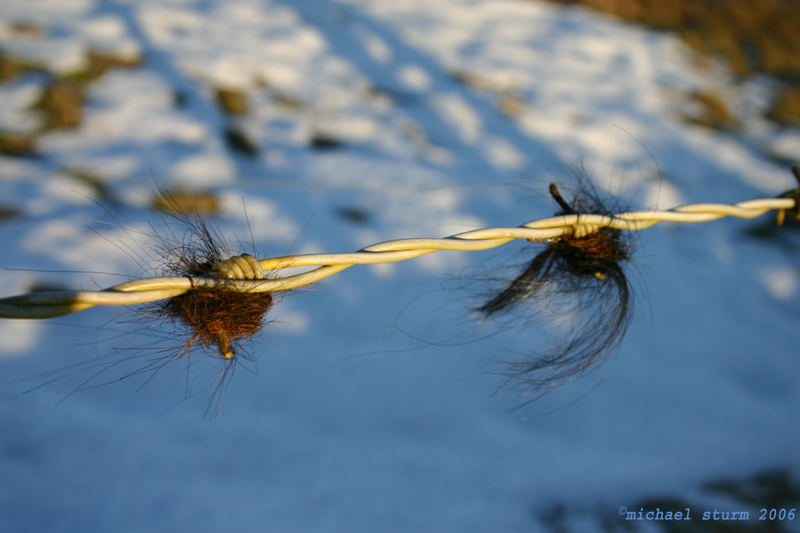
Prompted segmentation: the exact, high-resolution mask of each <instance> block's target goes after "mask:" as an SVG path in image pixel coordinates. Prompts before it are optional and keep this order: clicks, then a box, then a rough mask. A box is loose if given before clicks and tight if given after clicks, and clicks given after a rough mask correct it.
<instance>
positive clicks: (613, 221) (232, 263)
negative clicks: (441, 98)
mask: <svg viewBox="0 0 800 533" xmlns="http://www.w3.org/2000/svg"><path fill="white" fill-rule="evenodd" d="M799 206H800V201H798V200H796V199H795V198H794V197H786V198H762V199H756V200H748V201H744V202H739V203H736V204H732V205H729V204H716V203H703V204H691V205H684V206H680V207H675V208H673V209H669V210H666V211H634V212H628V213H620V214H617V215H614V216H604V215H595V214H578V215H574V214H573V215H562V216H555V217H549V218H543V219H538V220H531V221H529V222H526V223H524V224H522V225H520V226H517V227H496V228H483V229H478V230H473V231H467V232H464V233H457V234H455V235H451V236H449V237H443V238H417V239H398V240H392V241H385V242H381V243H377V244H373V245H371V246H367V247H365V248H362V249H361V250H359V251H357V252H351V253H341V254H303V255H289V256H282V257H271V258H266V259H261V260H257V259H255V258H253V257H252V256H247V254H244V255H242V256H236V257H233V258H231V259H229V260H228V261H226V262H224V264H222V265H220V267H219V268H217V274H218V275H217V276H201V277H192V278H189V277H156V278H143V279H137V280H133V281H129V282H126V283H122V284H119V285H114V286H113V287H108V288H106V289H103V290H100V291H93V292H92V291H50V292H37V293H30V294H23V295H19V296H12V297H9V298H2V299H0V317H2V318H50V317H56V316H61V315H66V314H69V313H74V312H77V311H82V310H84V309H88V308H90V307H94V306H96V305H137V304H143V303H149V302H155V301H157V300H163V299H166V298H172V297H175V296H179V295H181V294H184V293H186V292H188V291H190V290H193V289H217V290H219V289H225V290H232V291H240V292H277V291H285V290H289V289H295V288H298V287H303V286H305V285H310V284H312V283H315V282H317V281H320V280H322V279H324V278H327V277H329V276H332V275H334V274H336V273H338V272H341V271H342V270H344V269H346V268H349V267H351V266H354V265H370V264H377V263H392V262H396V261H406V260H408V259H413V258H416V257H421V256H423V255H427V254H430V253H433V252H437V251H440V250H460V251H477V250H488V249H491V248H496V247H498V246H501V245H503V244H506V243H508V242H510V241H512V240H515V239H527V240H529V241H547V240H550V239H554V238H556V237H560V236H561V235H565V234H570V235H575V236H576V237H581V236H584V235H588V234H591V233H593V232H595V231H598V230H599V229H601V228H614V229H620V230H629V231H637V230H643V229H646V228H649V227H651V226H653V225H655V224H658V223H659V222H682V223H684V222H685V223H693V222H708V221H711V220H716V219H719V218H722V217H728V216H731V217H738V218H756V217H759V216H761V215H763V214H765V213H766V212H768V211H772V210H777V211H778V212H779V217H781V218H779V219H782V214H784V213H785V212H786V211H791V212H793V213H794V212H795V211H797V210H798V207H799ZM259 267H260V269H261V271H260V272H259ZM296 267H316V268H314V269H312V270H309V271H307V272H303V273H300V274H290V275H285V276H279V275H275V274H276V273H277V272H278V271H281V270H284V269H288V268H296ZM263 271H269V272H270V277H267V278H264V276H263ZM242 274H244V275H242ZM241 278H247V279H241ZM220 280H224V283H221V281H220Z"/></svg>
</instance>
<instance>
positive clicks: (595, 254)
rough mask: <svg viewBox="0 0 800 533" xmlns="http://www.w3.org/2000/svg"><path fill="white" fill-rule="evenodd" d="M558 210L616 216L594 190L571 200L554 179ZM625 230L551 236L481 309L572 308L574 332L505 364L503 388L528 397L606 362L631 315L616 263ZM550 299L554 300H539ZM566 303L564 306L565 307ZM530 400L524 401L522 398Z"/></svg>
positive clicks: (488, 312) (624, 247)
mask: <svg viewBox="0 0 800 533" xmlns="http://www.w3.org/2000/svg"><path fill="white" fill-rule="evenodd" d="M550 194H551V195H552V197H553V199H554V200H555V201H556V203H557V204H558V206H559V208H560V209H559V211H558V212H557V213H556V215H573V214H577V215H580V214H584V213H594V214H601V215H607V216H613V213H612V212H610V211H609V210H608V208H607V207H606V206H605V205H604V204H603V202H602V201H601V200H600V199H599V197H598V195H597V193H596V192H595V191H594V190H593V189H591V188H589V187H588V186H583V189H582V190H581V191H580V192H579V193H578V194H576V195H575V198H574V199H573V201H572V202H571V203H568V202H567V201H566V200H564V198H563V197H562V196H561V193H560V192H559V190H558V188H557V187H556V186H555V185H553V184H551V185H550ZM632 249H633V245H632V242H631V240H630V236H629V235H628V234H626V233H623V232H622V231H620V230H616V229H611V228H601V229H598V230H596V231H594V232H591V233H589V234H587V235H583V236H575V235H574V234H566V235H563V236H561V237H557V238H555V239H553V240H551V241H550V242H549V243H548V244H547V246H546V248H545V249H544V250H542V251H540V252H539V253H538V254H537V255H536V256H535V257H534V258H533V259H532V260H531V262H530V263H529V264H528V265H527V267H525V269H524V270H523V271H522V272H521V273H520V274H519V275H518V276H517V277H516V278H514V279H513V280H511V282H509V283H508V284H507V285H505V287H504V288H503V289H502V290H501V291H500V292H499V293H498V294H497V295H496V296H494V297H493V298H491V299H490V300H489V301H487V302H486V303H485V304H483V305H482V306H480V307H479V308H478V310H479V311H480V312H481V313H483V314H484V315H485V316H495V315H499V314H501V313H506V312H508V311H510V310H512V309H514V308H517V307H518V306H519V305H520V304H522V303H523V302H530V301H533V302H534V303H535V304H536V305H537V306H538V307H539V309H540V312H539V314H540V316H541V314H542V310H546V309H547V308H548V307H554V308H555V311H553V312H555V313H566V314H572V315H573V317H574V318H573V320H572V321H571V323H570V324H571V331H570V332H569V333H568V334H567V335H565V336H562V337H561V338H560V339H559V340H558V341H557V342H556V344H555V345H554V346H553V347H552V348H550V349H549V350H546V351H544V352H533V353H531V354H530V355H526V356H525V357H524V358H520V359H519V360H516V361H511V362H508V363H507V369H506V376H507V378H508V381H507V386H509V387H511V388H518V389H520V390H521V391H522V394H523V395H533V396H534V397H533V398H532V399H529V400H528V401H533V400H535V399H537V398H539V397H541V396H543V395H544V394H546V393H547V392H549V391H550V390H552V389H554V388H556V387H558V386H560V385H563V384H565V383H567V382H569V381H571V380H572V379H574V378H575V377H577V376H579V375H580V374H582V373H584V372H585V371H587V369H589V368H590V367H591V366H592V365H593V364H595V363H597V362H600V361H604V360H606V359H607V358H608V357H609V356H610V355H611V354H612V353H613V352H614V350H615V349H616V348H617V347H618V346H619V344H620V342H621V341H622V338H623V337H624V335H625V331H626V329H627V327H628V322H629V320H630V310H631V289H630V286H629V283H628V279H627V277H626V276H625V272H624V271H623V268H622V266H621V263H623V262H625V261H627V260H628V259H629V258H630V255H631V252H632ZM549 298H555V299H557V300H559V301H558V302H547V301H542V300H543V299H549ZM561 304H566V305H567V307H566V309H565V308H564V306H563V305H561ZM526 403H528V402H526Z"/></svg>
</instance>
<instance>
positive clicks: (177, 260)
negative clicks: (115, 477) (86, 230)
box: [28, 211, 274, 417]
mask: <svg viewBox="0 0 800 533" xmlns="http://www.w3.org/2000/svg"><path fill="white" fill-rule="evenodd" d="M167 216H168V218H167V219H166V220H165V221H164V222H163V224H160V225H159V226H151V231H150V232H148V233H150V234H151V235H152V236H153V237H155V238H156V239H157V242H156V244H155V245H154V246H153V248H152V251H151V253H150V254H146V255H147V256H152V258H151V257H147V258H146V259H145V260H144V261H145V262H146V261H149V260H150V259H152V260H153V261H154V262H156V263H158V264H156V266H154V267H153V268H152V270H153V272H154V273H156V274H157V275H167V276H178V277H185V278H189V280H190V282H191V284H192V286H193V287H197V288H194V289H192V290H189V291H187V292H185V293H183V294H180V295H179V296H174V297H172V298H168V299H165V300H160V301H156V302H153V303H149V304H143V305H140V306H135V307H129V308H127V309H128V310H127V311H126V312H125V313H124V314H123V315H122V316H118V317H117V318H116V319H115V321H114V322H115V323H114V324H113V325H112V326H110V327H101V328H100V330H102V331H109V332H111V333H112V334H113V335H112V336H111V337H109V338H108V339H105V340H101V342H105V341H114V342H115V343H116V344H117V346H115V347H114V348H113V352H112V353H109V354H107V355H103V356H102V357H99V358H94V359H92V360H89V361H85V362H83V363H78V364H76V365H71V366H70V367H66V368H63V369H62V370H61V371H59V372H58V374H59V375H57V376H56V377H54V378H49V379H48V380H47V381H46V382H45V383H42V384H40V385H38V386H36V387H34V388H32V389H30V390H29V391H28V392H30V391H33V390H37V389H40V388H43V387H45V386H48V385H50V384H52V383H55V382H60V381H64V380H68V379H69V380H71V381H73V380H77V384H76V385H75V386H74V387H71V391H70V392H68V393H66V394H63V395H60V396H59V397H57V398H54V399H52V400H51V401H54V402H56V403H59V402H60V401H63V400H64V399H66V398H67V397H69V396H71V395H72V394H75V393H77V392H82V391H87V390H90V389H95V388H99V387H103V386H106V385H110V384H112V383H117V382H120V381H123V380H129V379H137V378H138V380H140V383H139V384H138V387H137V388H138V390H141V389H142V388H144V387H145V386H146V385H147V384H148V383H149V382H150V381H151V380H153V379H155V378H156V376H158V375H159V374H164V373H166V370H167V368H168V367H169V368H171V369H173V370H176V371H177V373H179V374H182V375H183V379H184V385H183V386H184V393H183V398H181V399H180V400H178V401H182V400H185V399H188V398H192V397H196V396H198V395H202V394H204V393H205V392H210V397H209V399H208V404H207V406H206V411H205V414H206V416H212V417H213V416H215V415H217V414H219V413H220V409H221V402H222V398H223V395H224V392H225V391H226V389H227V387H228V386H229V385H230V383H231V381H232V379H233V376H234V372H235V370H236V369H237V368H238V367H243V368H244V369H245V370H247V371H248V372H251V373H257V371H258V369H257V364H256V360H255V358H254V357H253V355H252V354H251V353H250V350H249V346H250V343H251V342H252V340H253V339H254V337H255V336H256V335H258V334H259V333H260V332H261V331H262V330H263V328H264V326H265V323H266V320H267V315H268V313H269V311H270V310H271V309H272V305H273V303H274V296H273V294H271V293H269V292H244V291H242V289H241V288H239V287H232V286H231V282H232V280H240V279H248V280H258V279H263V278H264V277H265V275H264V272H263V270H261V266H260V264H259V263H258V261H257V260H256V259H255V258H254V257H253V256H251V255H249V254H241V255H233V254H232V253H231V251H230V250H229V248H228V246H227V245H226V244H225V241H224V239H223V238H222V236H221V235H220V234H219V233H218V232H217V231H216V230H214V229H213V226H212V225H211V224H210V223H208V222H206V220H204V219H203V218H202V217H200V216H199V215H196V214H190V213H185V212H180V211H173V212H170V213H169V214H168V215H167ZM148 270H150V269H149V268H148ZM200 279H202V283H200V282H199V281H200ZM120 328H121V329H120ZM201 354H202V357H201V358H199V359H198V356H200V355H201ZM181 366H183V368H181ZM54 374H55V373H51V374H50V375H54Z"/></svg>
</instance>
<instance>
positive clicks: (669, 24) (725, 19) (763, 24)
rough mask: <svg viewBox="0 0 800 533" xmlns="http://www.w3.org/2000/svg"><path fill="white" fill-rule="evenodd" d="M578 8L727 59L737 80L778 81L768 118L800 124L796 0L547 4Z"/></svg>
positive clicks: (579, 0)
mask: <svg viewBox="0 0 800 533" xmlns="http://www.w3.org/2000/svg"><path fill="white" fill-rule="evenodd" d="M549 1H551V2H555V3H559V4H580V5H584V6H586V7H590V8H592V9H596V10H598V11H601V12H603V13H606V14H609V15H612V16H614V17H618V18H621V19H624V20H629V21H633V22H637V23H640V24H643V25H646V26H649V27H651V28H656V29H662V30H668V31H671V32H674V33H675V34H676V35H678V36H679V37H681V38H682V39H683V40H684V41H685V42H686V43H687V44H688V45H689V46H690V47H692V48H693V49H694V50H696V51H697V52H698V53H700V54H702V55H704V56H706V57H712V58H717V59H721V60H723V61H724V62H725V63H727V64H728V66H729V67H730V69H731V70H732V71H733V72H734V73H735V74H736V75H738V76H740V77H742V78H745V77H749V76H753V75H755V74H767V75H769V76H773V77H775V78H777V79H778V80H780V82H781V87H780V88H779V89H778V91H777V93H776V98H775V105H774V106H773V107H772V109H771V110H770V111H769V112H768V114H767V116H768V117H769V118H771V119H772V120H775V121H776V122H778V123H780V124H784V125H789V124H797V123H798V122H800V110H799V106H800V95H798V93H800V53H798V49H800V46H799V45H798V42H800V37H798V32H799V31H800V30H798V28H800V9H798V7H800V6H798V2H797V1H796V0H763V1H759V2H741V1H737V0H670V1H668V2H664V1H663V0H549Z"/></svg>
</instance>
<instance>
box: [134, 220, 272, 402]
mask: <svg viewBox="0 0 800 533" xmlns="http://www.w3.org/2000/svg"><path fill="white" fill-rule="evenodd" d="M174 216H175V217H176V218H177V219H178V221H179V222H180V223H181V225H183V226H185V234H184V237H183V239H182V240H181V244H180V245H174V244H170V243H168V242H167V241H164V242H163V248H162V257H163V261H164V269H165V271H166V273H168V274H171V275H175V276H186V277H189V278H190V279H191V278H194V277H198V276H211V275H219V277H220V278H223V277H224V276H223V275H222V272H221V271H220V269H219V265H220V264H221V263H224V262H225V261H227V260H229V259H230V258H231V256H232V255H233V254H232V253H231V252H230V251H229V250H228V248H227V246H226V245H225V244H224V240H223V238H222V237H221V236H220V235H218V234H217V233H216V232H214V233H212V230H210V229H209V226H208V225H207V223H206V222H205V221H204V220H203V219H202V218H201V217H199V216H196V215H189V214H186V213H179V214H176V215H174ZM257 268H258V269H259V273H260V272H261V271H260V266H259V267H257ZM225 283H226V280H225V279H219V281H218V283H217V286H215V287H212V288H210V289H207V288H203V289H194V290H191V291H188V292H186V293H184V294H182V295H180V296H176V297H173V298H170V299H168V300H164V301H161V302H155V303H153V304H150V305H149V306H148V307H147V308H146V309H145V315H147V316H149V317H152V318H154V319H158V320H164V319H167V320H168V321H170V322H171V323H172V324H173V325H174V326H176V327H177V329H178V330H183V331H184V335H185V336H186V341H185V343H184V344H183V346H182V347H181V348H180V350H179V352H178V353H177V354H176V355H175V357H186V358H188V357H189V355H190V352H191V351H192V349H193V348H194V346H195V345H200V346H201V347H203V348H205V351H206V352H207V353H208V354H209V355H211V356H212V357H214V358H217V359H220V360H221V362H222V365H223V367H222V370H221V371H220V373H219V374H218V376H217V378H216V380H215V382H214V384H215V385H214V393H213V395H212V399H211V401H212V402H213V400H214V397H216V409H215V411H218V410H219V404H220V401H221V396H222V393H223V392H224V390H225V388H226V387H227V385H228V384H229V382H230V379H231V378H232V374H233V370H234V368H235V365H236V364H237V363H243V362H245V361H247V362H249V363H253V361H252V357H250V356H249V354H248V352H247V350H246V348H245V346H244V344H245V343H246V342H247V341H249V340H251V339H252V338H253V337H255V336H256V335H258V334H259V333H260V332H261V330H262V329H263V327H264V321H265V318H266V316H267V313H269V311H270V309H271V308H272V304H273V297H272V294H271V293H268V292H239V291H232V290H226V289H225ZM187 393H188V391H187ZM210 407H211V403H210V404H209V408H210Z"/></svg>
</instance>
